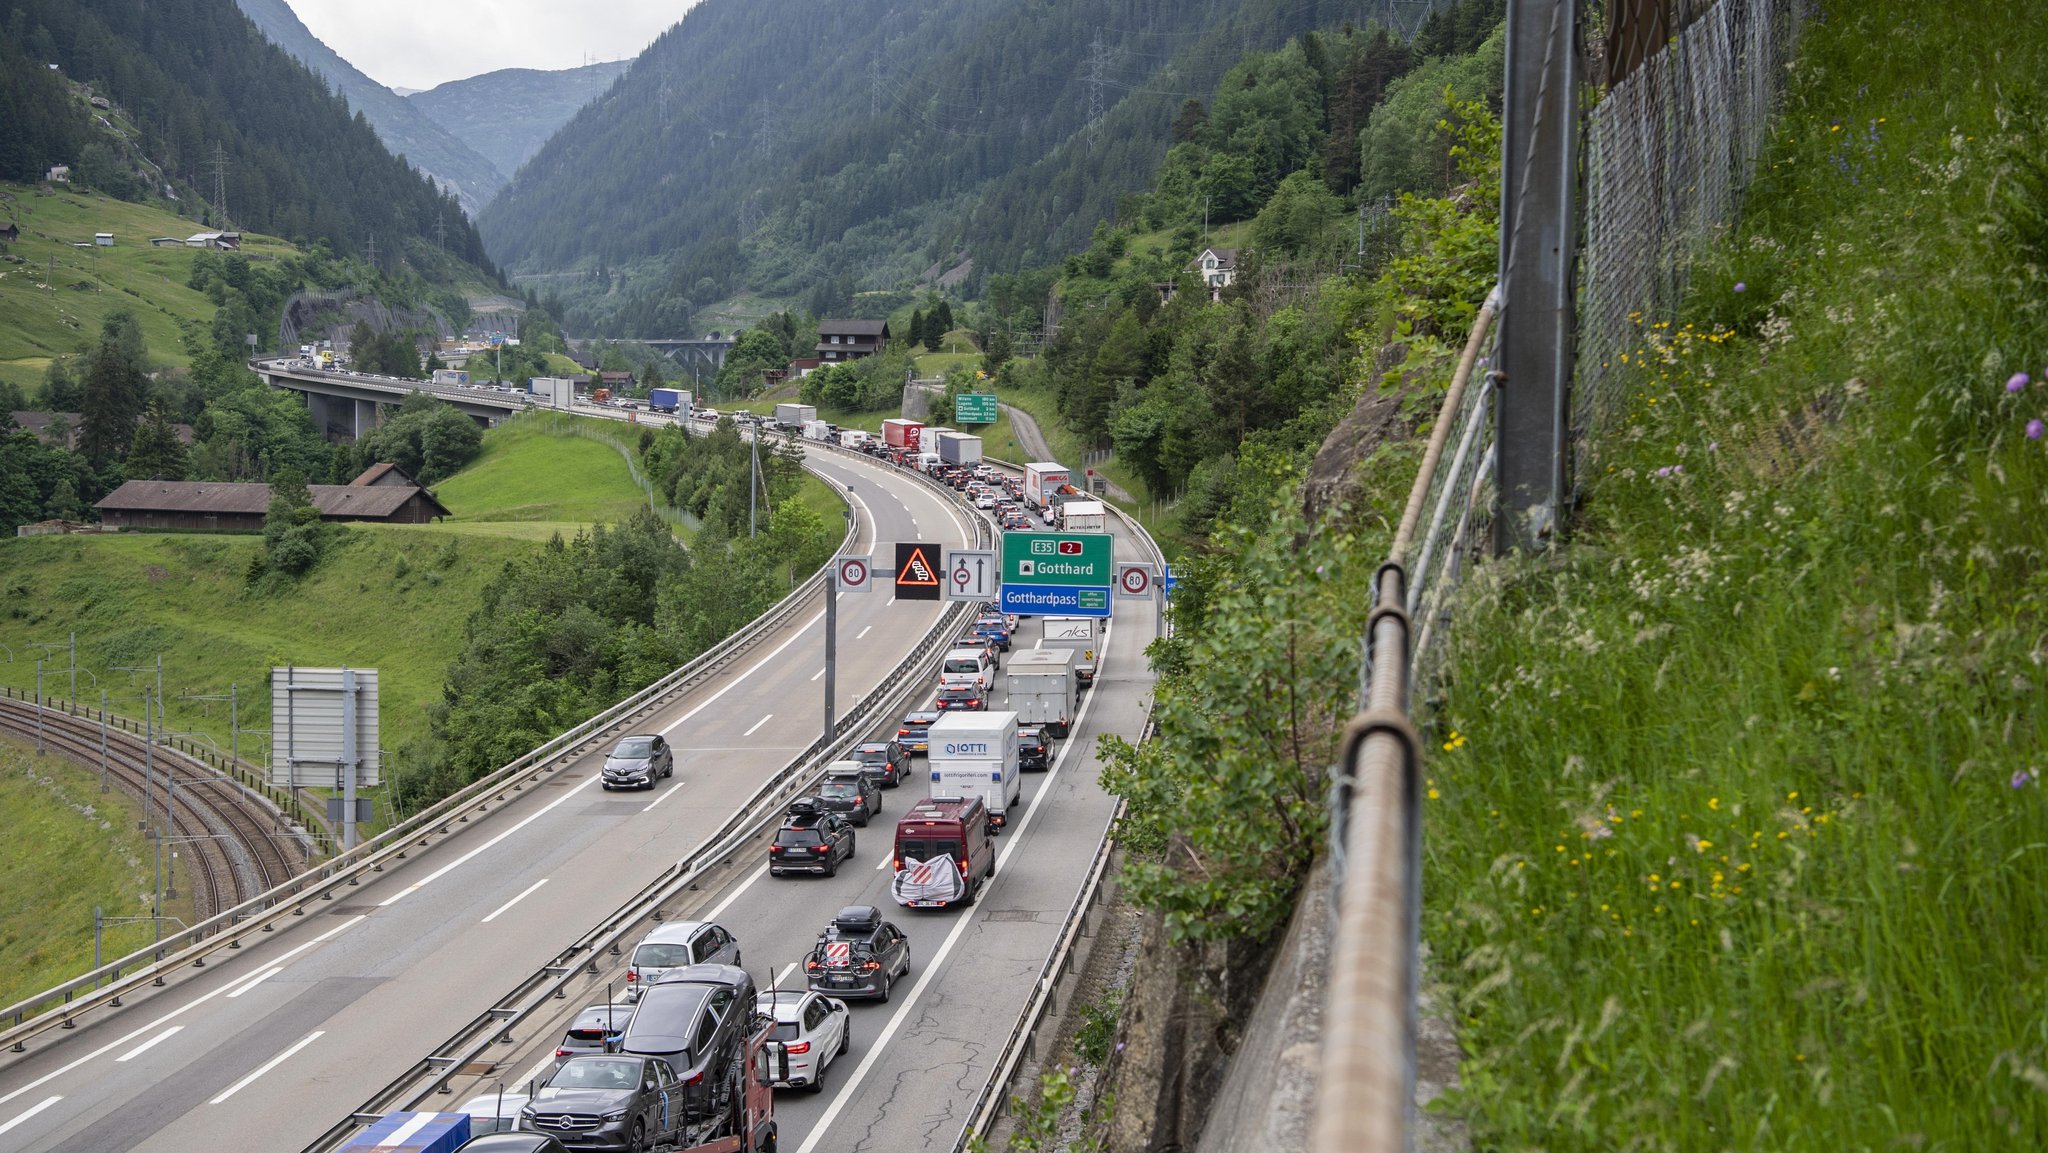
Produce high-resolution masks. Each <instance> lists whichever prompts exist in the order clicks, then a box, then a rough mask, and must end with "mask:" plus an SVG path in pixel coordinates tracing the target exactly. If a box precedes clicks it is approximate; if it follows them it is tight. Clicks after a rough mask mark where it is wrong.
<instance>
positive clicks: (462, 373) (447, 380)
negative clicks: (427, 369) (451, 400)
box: [434, 368, 469, 388]
mask: <svg viewBox="0 0 2048 1153" xmlns="http://www.w3.org/2000/svg"><path fill="white" fill-rule="evenodd" d="M434 383H435V384H440V385H449V386H453V387H457V388H468V387H469V370H468V369H466V368H437V369H435V370H434Z"/></svg>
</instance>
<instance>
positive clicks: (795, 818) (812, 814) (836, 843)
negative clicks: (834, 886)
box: [768, 797, 853, 877]
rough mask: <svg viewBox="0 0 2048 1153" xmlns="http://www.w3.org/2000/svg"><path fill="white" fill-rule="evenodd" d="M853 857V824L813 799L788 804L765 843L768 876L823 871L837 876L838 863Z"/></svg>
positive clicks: (828, 874)
mask: <svg viewBox="0 0 2048 1153" xmlns="http://www.w3.org/2000/svg"><path fill="white" fill-rule="evenodd" d="M852 859H853V825H852V824H851V823H850V822H849V821H847V819H846V818H845V817H842V816H840V815H839V814H838V813H834V812H831V811H829V810H827V809H825V808H824V807H823V806H821V805H820V804H819V803H818V801H817V799H816V798H813V797H798V798H797V799H796V800H794V801H791V802H790V803H789V812H788V813H787V814H785V815H784V816H783V818H782V827H781V828H779V829H777V830H775V843H774V844H772V845H770V846H768V875H769V876H771V877H779V876H781V875H782V874H784V873H823V874H825V875H826V876H828V877H836V876H838V875H839V862H841V861H850V860H852Z"/></svg>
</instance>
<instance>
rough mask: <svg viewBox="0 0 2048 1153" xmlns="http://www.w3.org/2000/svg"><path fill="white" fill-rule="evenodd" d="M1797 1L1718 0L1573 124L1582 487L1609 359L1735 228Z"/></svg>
mask: <svg viewBox="0 0 2048 1153" xmlns="http://www.w3.org/2000/svg"><path fill="white" fill-rule="evenodd" d="M1801 3H1802V0H1719V3H1716V4H1713V5H1711V6H1708V7H1706V8H1704V9H1703V10H1701V11H1700V12H1699V13H1698V14H1697V17H1696V18H1695V19H1693V20H1692V21H1691V22H1690V23H1688V24H1686V26H1685V27H1684V28H1683V29H1682V30H1681V31H1680V32H1679V33H1678V35H1677V36H1676V37H1674V38H1673V39H1672V41H1671V42H1670V43H1669V44H1667V45H1666V46H1665V47H1664V48H1663V49H1662V50H1661V51H1658V52H1656V53H1654V54H1652V55H1650V56H1649V57H1648V58H1647V59H1645V60H1644V61H1643V62H1642V64H1641V66H1640V67H1637V68H1636V69H1635V70H1634V71H1633V72H1631V73H1630V74H1629V75H1628V77H1627V78H1626V79H1623V80H1621V81H1620V82H1619V83H1617V84H1615V85H1614V86H1613V87H1612V88H1611V89H1609V90H1608V92H1607V94H1606V96H1605V97H1604V98H1603V99H1602V100H1601V101H1600V103H1599V104H1598V105H1597V106H1596V107H1594V108H1593V110H1592V112H1591V114H1590V115H1589V116H1588V117H1587V120H1586V173H1585V176H1586V184H1585V188H1586V217H1585V220H1586V223H1585V244H1584V248H1583V253H1582V257H1581V259H1582V264H1581V276H1582V286H1581V289H1580V292H1579V327H1578V336H1577V342H1578V352H1577V371H1576V378H1575V380H1574V382H1573V388H1572V411H1571V422H1572V429H1571V441H1572V444H1573V446H1574V452H1573V467H1572V483H1573V487H1574V488H1575V489H1577V488H1580V487H1583V485H1584V483H1585V481H1586V478H1587V476H1588V475H1589V467H1590V463H1591V460H1592V458H1593V456H1594V454H1593V453H1592V452H1590V451H1587V446H1589V445H1592V444H1596V443H1598V439H1599V437H1600V436H1601V434H1602V432H1603V431H1604V430H1605V429H1606V426H1607V424H1608V422H1609V421H1611V420H1612V419H1613V417H1614V415H1615V413H1617V412H1619V411H1620V410H1621V408H1622V404H1623V399H1624V398H1623V396H1622V393H1623V389H1624V383H1623V382H1624V381H1625V380H1626V374H1625V373H1624V372H1623V371H1622V368H1623V365H1622V362H1621V357H1622V355H1623V354H1625V353H1627V352H1629V351H1630V350H1631V349H1632V348H1635V347H1637V346H1638V342H1639V340H1640V334H1641V332H1642V330H1643V328H1645V327H1647V326H1649V325H1653V324H1656V323H1657V322H1659V321H1668V320H1670V319H1671V318H1672V316H1673V314H1674V313H1675V312H1676V310H1677V307H1678V302H1679V299H1680V297H1681V296H1682V295H1683V294H1684V291H1685V285H1686V270H1687V267H1688V265H1689V264H1690V263H1691V261H1692V260H1693V258H1694V257H1695V256H1696V255H1697V254H1698V253H1699V252H1701V251H1702V250H1703V248H1704V247H1705V246H1707V245H1709V244H1711V243H1713V242H1714V240H1715V239H1716V238H1717V237H1718V236H1719V235H1720V234H1721V232H1722V231H1723V230H1724V229H1725V227H1726V225H1727V223H1728V222H1729V221H1730V220H1732V219H1733V218H1734V215H1735V209H1736V207H1737V203H1738V201H1739V200H1740V198H1741V195H1742V190H1743V187H1744V186H1745V185H1746V184H1747V183H1748V180H1749V177H1750V174H1751V173H1752V172H1753V171H1754V169H1755V167H1756V160H1757V157H1758V156H1759V155H1760V154H1761V153H1762V151H1763V147H1764V143H1765V139H1766V135H1767V133H1768V131H1769V127H1770V116H1771V113H1772V111H1773V110H1774V108H1775V107H1776V105H1777V102H1778V98H1779V96H1780V95H1781V94H1782V90H1783V86H1784V77H1785V73H1786V64H1787V63H1788V62H1789V61H1790V59H1791V54H1792V48H1793V44H1794V41H1795V40H1796V38H1797V34H1798V28H1799V19H1800V7H1801Z"/></svg>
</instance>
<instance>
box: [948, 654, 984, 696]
mask: <svg viewBox="0 0 2048 1153" xmlns="http://www.w3.org/2000/svg"><path fill="white" fill-rule="evenodd" d="M995 681H996V665H995V661H994V660H993V659H991V658H990V657H989V655H988V649H986V648H973V649H954V650H953V651H951V652H949V653H947V654H946V659H945V661H944V662H943V663H941V664H940V665H939V687H940V688H942V689H945V688H951V687H953V686H954V685H968V686H971V687H973V688H977V689H981V690H984V691H986V690H987V689H988V687H989V686H990V685H992V684H994V683H995Z"/></svg>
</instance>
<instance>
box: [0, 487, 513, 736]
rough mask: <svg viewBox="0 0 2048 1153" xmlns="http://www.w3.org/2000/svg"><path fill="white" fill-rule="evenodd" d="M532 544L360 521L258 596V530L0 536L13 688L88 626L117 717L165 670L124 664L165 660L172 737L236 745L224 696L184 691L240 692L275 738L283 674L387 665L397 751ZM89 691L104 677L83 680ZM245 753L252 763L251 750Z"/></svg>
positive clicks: (57, 664) (54, 686) (96, 665)
mask: <svg viewBox="0 0 2048 1153" xmlns="http://www.w3.org/2000/svg"><path fill="white" fill-rule="evenodd" d="M533 547H534V545H533V544H532V543H531V542H528V541H522V540H504V539H497V538H493V537H489V536H457V535H456V534H452V533H446V532H426V531H420V530H416V529H410V528H385V527H376V526H354V527H350V528H347V529H345V530H343V531H342V533H341V535H340V538H339V542H338V543H337V544H336V546H335V548H334V551H333V552H332V554H331V555H329V556H328V557H326V558H324V559H323V560H322V562H321V564H320V567H319V568H317V569H315V570H314V571H313V573H312V574H311V575H310V576H308V577H307V578H306V580H305V581H304V582H303V583H302V584H300V585H299V586H298V589H297V590H296V591H295V592H294V593H292V594H290V595H287V596H275V597H263V596H256V595H253V594H250V593H248V592H246V591H245V589H244V580H243V574H244V573H245V572H246V571H247V569H248V566H249V561H250V560H251V559H252V558H253V557H255V556H256V555H257V554H258V553H259V552H260V551H262V548H263V542H262V539H261V538H260V537H255V536H225V535H219V536H216V535H203V534H140V533H138V534H133V535H127V534H124V535H120V536H99V537H93V536H71V537H24V538H16V539H9V540H4V541H0V591H4V594H5V595H4V600H5V602H6V606H7V607H6V609H5V610H4V611H0V645H4V646H5V647H6V649H7V650H8V653H9V654H10V655H11V656H12V658H13V659H12V660H11V661H8V662H6V663H0V683H6V684H10V685H14V686H17V687H23V688H27V687H32V686H33V685H34V684H35V673H36V668H35V658H36V656H37V655H38V654H40V653H42V652H44V651H45V650H43V649H39V648H36V647H35V646H36V645H37V644H38V643H46V642H59V643H61V642H63V641H64V640H65V639H66V638H67V637H68V636H69V634H70V633H71V632H72V631H73V630H76V632H77V633H78V660H79V664H80V665H81V666H82V667H84V668H87V669H90V670H92V672H93V675H94V676H96V677H97V678H98V687H99V688H102V689H106V690H108V691H109V694H110V696H111V703H112V705H113V707H114V708H115V710H116V711H118V712H124V713H128V714H130V715H134V716H140V715H141V712H142V703H141V692H142V688H143V686H144V685H145V683H147V684H150V685H151V686H153V685H154V680H155V678H154V674H153V673H151V674H143V673H128V672H118V671H113V666H115V665H148V664H153V662H154V661H155V660H156V657H157V655H158V654H159V653H161V654H162V655H163V661H164V690H165V693H166V695H167V696H169V697H171V698H172V699H171V700H170V702H169V705H168V714H169V721H170V725H171V727H172V728H174V729H180V730H186V729H189V730H196V731H199V732H203V733H205V734H207V735H208V736H210V737H212V738H213V739H214V740H215V741H217V742H218V743H219V744H220V746H221V747H222V748H223V749H225V748H226V747H227V745H228V733H229V721H228V709H227V705H226V704H225V703H214V702H204V701H180V700H178V699H176V698H177V697H178V696H180V695H186V694H198V695H209V696H210V695H225V694H226V693H227V691H228V685H229V684H230V683H234V684H236V685H238V686H239V691H240V693H241V694H242V715H241V721H242V726H243V727H244V728H245V729H258V730H261V729H267V728H268V727H269V724H270V702H269V700H268V698H267V696H266V695H265V694H266V691H267V690H265V689H264V687H263V686H264V685H265V683H266V678H267V677H268V676H269V672H270V669H271V668H272V667H273V666H275V665H282V664H302V665H338V664H349V665H354V666H357V667H361V668H375V669H377V670H378V691H379V693H380V695H381V697H382V702H383V707H382V710H381V712H382V723H383V726H384V735H383V742H384V746H385V747H386V748H397V747H398V745H399V744H400V743H402V742H403V741H404V740H406V739H407V738H408V737H411V736H414V735H417V734H419V733H421V732H424V731H425V718H424V715H423V710H424V708H425V706H426V705H427V704H428V703H429V702H430V701H432V700H433V699H434V698H435V697H437V696H438V695H439V694H440V691H441V675H442V670H443V669H444V668H445V667H446V665H447V663H448V661H449V659H450V658H452V657H453V656H454V655H455V653H456V651H457V650H458V649H459V648H460V647H461V643H462V626H463V622H464V621H465V620H466V619H467V618H468V616H469V614H470V612H471V611H472V610H473V609H474V608H475V607H476V590H477V589H478V588H480V587H481V586H482V584H483V582H484V581H486V580H488V579H490V577H491V576H492V575H494V574H495V573H496V572H497V571H498V570H499V569H500V568H501V567H503V565H504V563H505V561H507V560H510V559H512V558H513V557H516V556H520V555H523V554H525V553H527V552H529V551H531V550H532V549H533ZM65 661H66V658H65V657H64V656H62V655H58V656H55V657H52V658H50V660H49V661H48V663H47V664H46V665H45V679H44V689H45V691H46V692H62V691H64V688H65V686H66V685H67V684H68V682H67V681H66V679H65V678H64V677H63V676H62V675H61V674H59V673H56V672H52V671H50V670H51V669H52V668H61V667H62V666H63V665H64V664H65ZM78 685H79V695H80V696H83V697H87V698H88V699H89V698H91V697H92V696H93V695H94V694H95V692H96V690H95V689H94V686H93V680H92V678H89V677H85V676H81V677H80V678H79V682H78ZM244 755H250V754H249V751H248V746H247V745H246V744H245V747H244Z"/></svg>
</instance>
